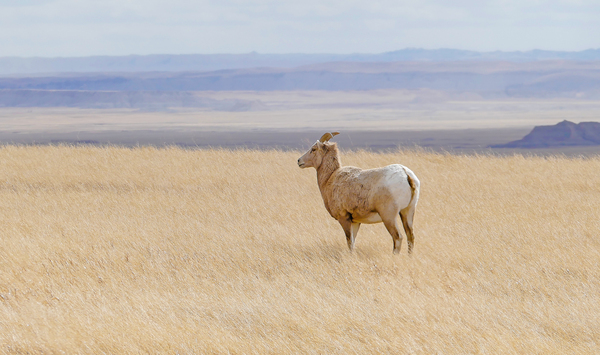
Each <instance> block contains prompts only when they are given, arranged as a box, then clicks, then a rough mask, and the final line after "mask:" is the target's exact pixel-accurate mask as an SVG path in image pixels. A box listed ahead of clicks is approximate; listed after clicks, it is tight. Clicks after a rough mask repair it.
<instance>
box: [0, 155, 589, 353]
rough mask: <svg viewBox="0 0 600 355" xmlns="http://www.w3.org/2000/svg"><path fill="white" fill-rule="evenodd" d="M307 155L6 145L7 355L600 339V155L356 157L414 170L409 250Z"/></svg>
mask: <svg viewBox="0 0 600 355" xmlns="http://www.w3.org/2000/svg"><path fill="white" fill-rule="evenodd" d="M301 153H302V152H300V151H281V150H262V151H257V150H243V149H240V150H235V151H231V150H223V149H206V150H186V149H180V148H173V147H171V148H165V149H158V148H152V147H138V148H133V149H131V148H119V147H89V146H79V147H73V146H60V145H59V146H4V147H2V148H1V149H0V240H1V241H2V243H0V353H8V354H11V353H19V354H24V353H50V354H53V353H123V354H134V353H208V354H210V353H214V354H242V353H244V354H265V353H267V354H268V353H273V354H276V353H308V354H321V353H338V354H358V353H360V354H364V353H382V354H383V353H385V354H389V353H406V354H432V353H439V354H465V353H472V354H484V353H503V354H565V353H570V354H593V353H597V351H598V348H599V347H600V330H599V329H600V309H599V308H598V304H600V264H599V263H600V241H599V240H600V239H599V238H598V231H599V230H600V218H598V212H599V211H600V176H599V175H598V171H600V158H598V157H588V158H566V157H564V156H549V157H535V156H530V157H523V156H521V155H514V156H503V157H499V156H492V155H481V154H479V155H477V154H471V155H450V154H442V153H435V152H430V151H424V150H420V149H416V150H396V151H388V152H385V153H374V152H369V151H362V150H358V151H346V152H343V154H342V162H343V163H344V164H346V165H355V166H360V167H363V168H370V167H377V166H383V165H387V164H391V163H401V164H404V165H406V166H408V167H410V168H411V169H412V170H413V171H414V172H415V173H416V174H417V175H418V177H419V178H420V180H421V183H422V189H421V199H420V201H419V206H418V208H417V214H416V218H415V233H416V244H415V252H414V254H413V255H412V256H410V257H409V256H408V255H407V254H406V245H405V244H404V246H403V251H402V253H401V255H393V254H392V242H391V238H390V237H389V235H388V234H387V232H386V231H385V228H384V227H383V226H382V225H371V226H364V227H363V228H362V229H361V231H360V233H359V235H358V239H357V246H356V250H355V252H354V253H350V252H348V250H347V247H346V245H345V244H346V242H345V238H344V236H343V232H342V230H341V228H340V227H339V225H338V224H337V222H336V221H334V220H333V219H331V218H330V217H329V216H328V214H327V212H326V211H325V208H324V207H323V203H322V200H321V197H320V194H319V190H318V188H317V184H316V177H315V172H314V170H312V169H310V170H300V169H299V168H298V167H297V165H296V160H297V158H298V157H299V156H300V154H301Z"/></svg>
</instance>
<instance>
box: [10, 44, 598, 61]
mask: <svg viewBox="0 0 600 355" xmlns="http://www.w3.org/2000/svg"><path fill="white" fill-rule="evenodd" d="M408 50H416V51H421V50H422V51H464V52H473V53H480V54H492V53H507V54H508V53H531V52H556V53H581V52H585V51H595V50H600V46H598V47H590V48H584V49H581V50H572V51H569V50H552V49H545V48H533V49H530V50H513V51H509V50H507V51H504V50H490V51H477V50H471V49H463V48H441V47H440V48H423V47H406V48H398V49H395V50H389V51H385V52H359V51H355V52H347V53H341V52H340V53H333V52H282V53H275V52H258V51H249V52H214V53H213V52H211V53H200V52H189V53H167V52H164V53H161V52H156V53H147V54H139V53H130V54H118V55H109V54H89V55H73V56H39V55H34V56H18V55H6V56H4V55H0V58H23V59H32V58H44V59H60V58H91V57H150V56H194V55H198V56H203V55H206V56H210V55H252V54H259V55H274V56H285V55H331V56H351V55H381V54H389V53H396V52H401V51H408Z"/></svg>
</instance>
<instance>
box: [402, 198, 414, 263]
mask: <svg viewBox="0 0 600 355" xmlns="http://www.w3.org/2000/svg"><path fill="white" fill-rule="evenodd" d="M414 215H415V212H414V209H408V208H407V209H404V210H402V211H400V219H401V220H402V226H403V227H404V233H406V242H407V243H408V253H409V254H411V253H412V251H413V248H414V246H415V235H414V233H413V217H414Z"/></svg>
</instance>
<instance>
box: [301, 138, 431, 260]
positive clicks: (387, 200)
mask: <svg viewBox="0 0 600 355" xmlns="http://www.w3.org/2000/svg"><path fill="white" fill-rule="evenodd" d="M337 134H339V132H333V133H325V134H324V135H323V136H322V137H321V139H319V140H318V141H317V142H315V144H313V145H312V147H311V148H310V149H309V150H308V151H307V152H306V153H305V154H304V155H303V156H301V157H300V158H299V159H298V166H299V167H300V168H309V167H313V168H315V169H316V170H317V182H318V184H319V189H320V190H321V196H322V197H323V202H324V203H325V208H326V209H327V211H328V212H329V214H330V215H331V217H333V218H335V219H336V220H337V221H338V222H339V223H340V224H341V225H342V228H343V229H344V232H345V233H346V241H347V242H348V248H349V249H350V251H352V250H353V249H354V240H355V239H356V234H357V233H358V229H359V227H360V224H361V223H369V224H370V223H380V222H383V224H384V225H385V227H386V228H387V230H388V232H389V233H390V234H391V235H392V238H393V240H394V253H395V254H397V253H399V252H400V247H401V245H402V235H401V234H400V229H399V227H398V220H397V217H398V215H399V216H400V219H401V220H402V225H403V226H404V232H405V233H406V239H407V241H408V252H409V253H411V252H412V249H413V246H414V234H413V217H414V214H415V209H416V207H417V201H418V200H419V187H420V182H419V179H417V176H416V175H415V174H414V173H413V172H412V171H411V170H410V169H409V168H407V167H405V166H403V165H400V164H393V165H388V166H386V167H383V168H376V169H368V170H363V169H360V168H356V167H353V166H344V167H342V164H341V162H340V153H339V150H338V148H337V144H336V143H329V142H328V141H329V140H330V139H331V138H333V136H335V135H337Z"/></svg>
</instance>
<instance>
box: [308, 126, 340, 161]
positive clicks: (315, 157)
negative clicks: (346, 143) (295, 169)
mask: <svg viewBox="0 0 600 355" xmlns="http://www.w3.org/2000/svg"><path fill="white" fill-rule="evenodd" d="M338 134H340V132H331V133H329V132H327V133H325V134H324V135H323V136H322V137H321V139H319V140H318V141H316V142H315V144H313V145H312V147H310V149H309V150H308V151H307V152H306V153H304V155H303V156H301V157H300V159H298V166H299V167H300V168H302V169H304V168H310V167H313V168H316V169H318V168H319V166H321V162H322V161H323V156H324V155H325V154H326V153H327V151H328V150H329V147H330V146H331V145H332V144H330V143H327V142H328V141H329V140H330V139H331V138H333V136H336V135H338Z"/></svg>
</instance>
